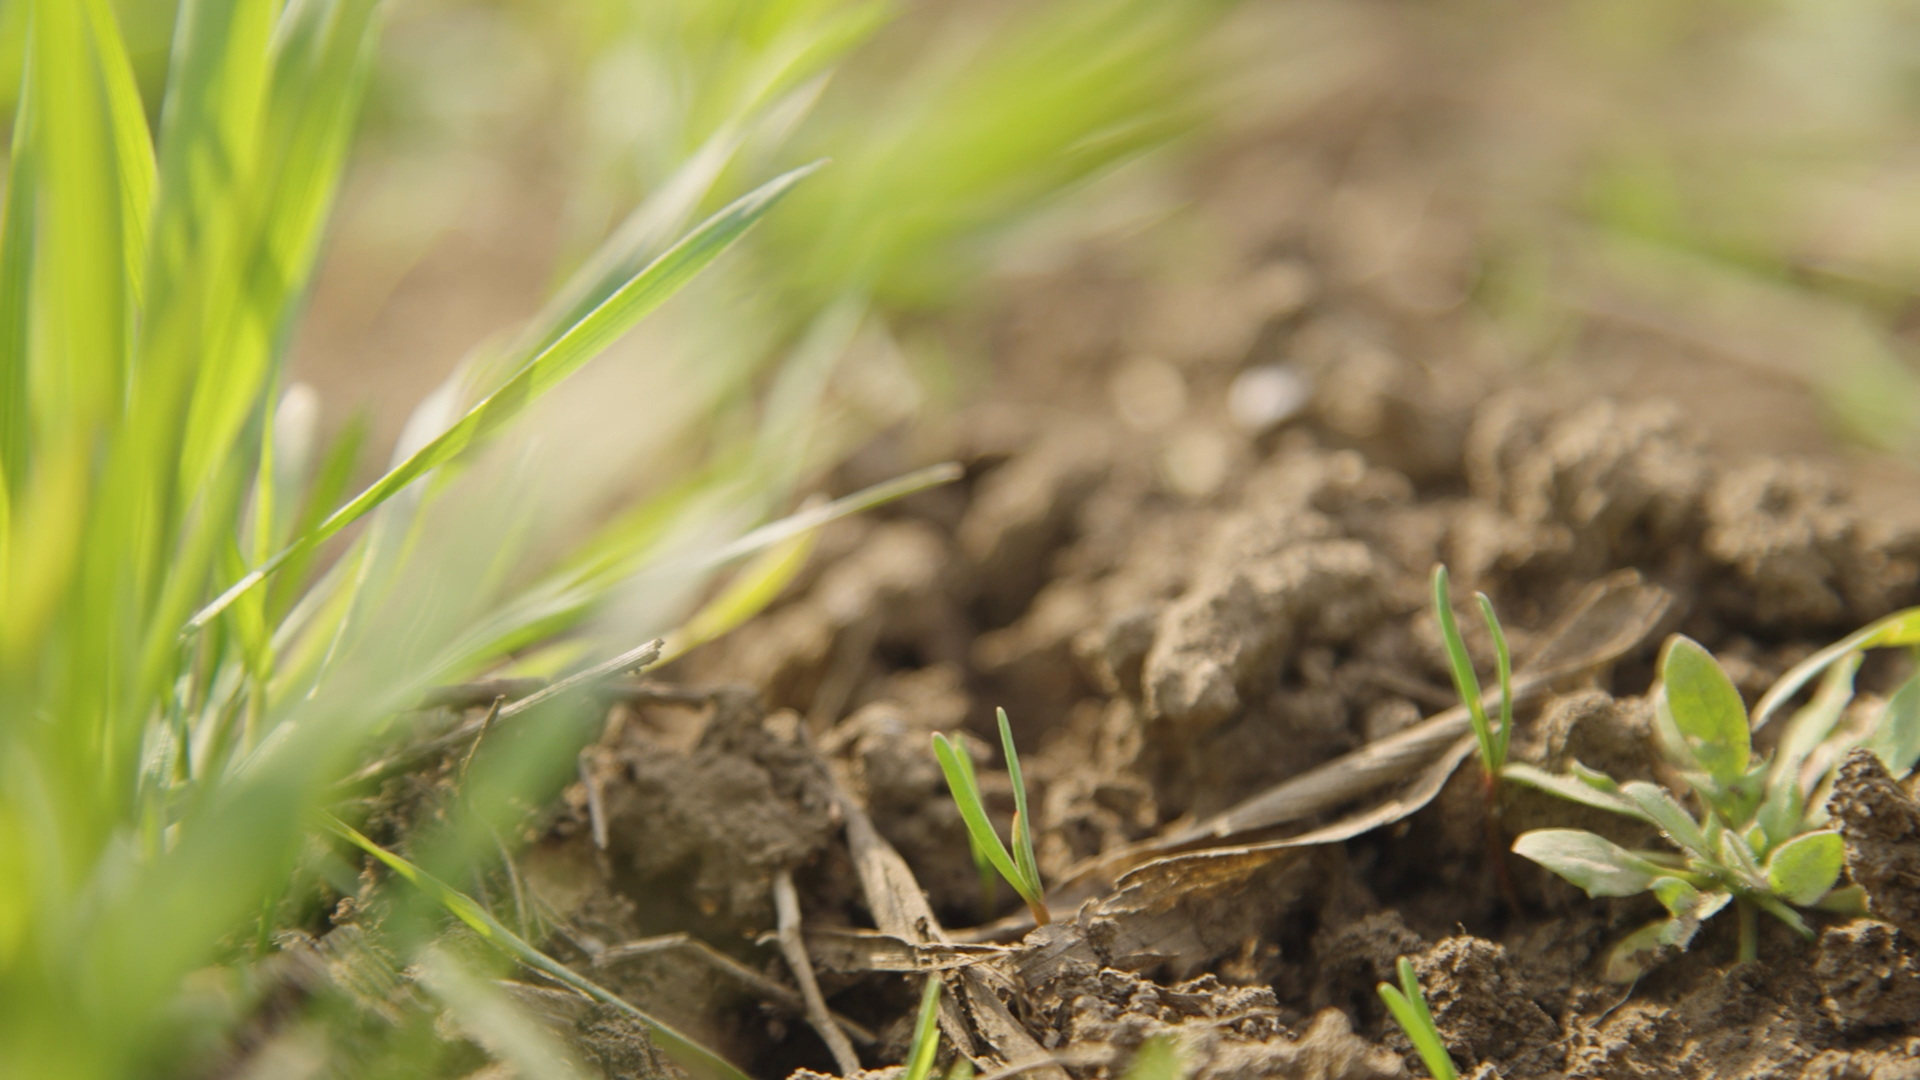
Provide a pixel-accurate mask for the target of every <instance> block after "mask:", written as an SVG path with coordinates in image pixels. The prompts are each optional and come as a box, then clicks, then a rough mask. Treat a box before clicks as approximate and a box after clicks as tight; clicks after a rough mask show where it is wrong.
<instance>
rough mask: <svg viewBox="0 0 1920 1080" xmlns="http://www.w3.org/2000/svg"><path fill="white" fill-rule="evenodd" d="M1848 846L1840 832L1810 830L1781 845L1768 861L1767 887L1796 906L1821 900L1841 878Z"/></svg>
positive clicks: (1803, 905) (1804, 905)
mask: <svg viewBox="0 0 1920 1080" xmlns="http://www.w3.org/2000/svg"><path fill="white" fill-rule="evenodd" d="M1846 858H1847V845H1846V842H1845V841H1843V840H1841V839H1840V834H1839V833H1837V832H1816V833H1808V834H1807V835H1805V836H1799V837H1795V838H1794V839H1792V840H1789V841H1787V842H1786V843H1784V844H1782V845H1780V847H1779V849H1778V850H1776V851H1775V852H1774V853H1773V858H1772V859H1770V860H1768V862H1767V887H1768V888H1770V889H1772V890H1773V894H1774V895H1775V896H1778V897H1779V898H1780V899H1782V900H1785V901H1786V902H1787V903H1789V904H1793V905H1794V906H1796V907H1806V906H1807V905H1809V904H1813V903H1816V902H1818V901H1819V899H1820V898H1821V897H1823V896H1825V895H1826V894H1827V890H1829V889H1831V888H1833V883H1834V882H1835V881H1838V880H1839V879H1840V867H1841V866H1842V865H1843V864H1844V863H1845V862H1846Z"/></svg>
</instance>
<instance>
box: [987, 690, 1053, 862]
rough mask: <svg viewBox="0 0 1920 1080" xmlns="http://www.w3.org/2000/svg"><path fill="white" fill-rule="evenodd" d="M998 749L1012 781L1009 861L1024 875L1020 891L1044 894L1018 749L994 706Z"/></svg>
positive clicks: (1002, 712) (1003, 713)
mask: <svg viewBox="0 0 1920 1080" xmlns="http://www.w3.org/2000/svg"><path fill="white" fill-rule="evenodd" d="M996 712H997V713H998V715H999V720H1000V749H1001V750H1002V751H1003V752H1005V754H1006V755H1007V779H1009V780H1011V781H1012V782H1013V861H1014V865H1016V866H1018V867H1019V868H1020V874H1021V876H1022V877H1023V878H1025V881H1024V884H1025V886H1026V888H1025V889H1023V890H1021V892H1022V893H1023V894H1027V895H1032V896H1045V895H1046V890H1045V889H1043V888H1041V887H1040V868H1039V866H1038V865H1037V864H1036V863H1035V862H1034V858H1033V819H1032V818H1031V817H1029V816H1027V783H1026V780H1025V779H1024V778H1023V777H1022V776H1021V775H1020V752H1019V751H1018V750H1015V749H1014V748H1013V728H1012V726H1011V725H1009V724H1008V723H1007V710H1005V709H998V710H996Z"/></svg>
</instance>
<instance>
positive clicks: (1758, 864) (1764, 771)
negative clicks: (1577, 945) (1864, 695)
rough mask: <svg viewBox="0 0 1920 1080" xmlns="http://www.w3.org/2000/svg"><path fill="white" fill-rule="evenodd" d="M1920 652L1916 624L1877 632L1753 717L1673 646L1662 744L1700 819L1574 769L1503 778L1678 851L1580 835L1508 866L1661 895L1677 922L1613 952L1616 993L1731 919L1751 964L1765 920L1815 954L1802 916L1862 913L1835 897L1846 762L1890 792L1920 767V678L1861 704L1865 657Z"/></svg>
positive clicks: (1814, 668) (1692, 650)
mask: <svg viewBox="0 0 1920 1080" xmlns="http://www.w3.org/2000/svg"><path fill="white" fill-rule="evenodd" d="M1916 642H1920V609H1913V610H1910V611H1904V612H1901V613H1899V614H1897V615H1894V616H1891V617H1890V618H1888V619H1885V620H1882V621H1881V622H1879V623H1875V624H1874V625H1873V626H1869V627H1868V628H1866V629H1865V630H1863V631H1861V632H1860V633H1858V634H1855V635H1853V636H1852V637H1850V638H1848V639H1846V640H1845V641H1843V642H1840V643H1838V644H1837V645H1836V646H1834V647H1832V648H1829V649H1827V650H1823V651H1822V652H1821V653H1819V654H1816V655H1815V656H1814V657H1812V658H1810V659H1809V660H1808V661H1807V662H1805V663H1803V664H1801V665H1799V666H1797V667H1795V668H1794V669H1793V670H1792V671H1789V672H1788V673H1787V674H1786V675H1785V676H1784V677H1782V679H1781V680H1780V682H1779V683H1777V684H1776V685H1775V687H1774V688H1773V689H1772V690H1770V691H1768V693H1767V694H1766V695H1765V696H1763V697H1762V699H1761V702H1760V704H1759V705H1758V706H1757V707H1756V708H1755V710H1754V712H1753V714H1752V715H1751V716H1750V715H1749V713H1748V711H1747V708H1746V706H1745V704H1744V703H1743V701H1742V700H1741V697H1740V693H1739V691H1738V690H1737V689H1735V687H1734V685H1733V681H1732V680H1731V679H1729V678H1728V677H1727V673H1726V671H1725V670H1724V669H1723V668H1722V667H1721V666H1720V664H1719V662H1718V661H1716V660H1715V659H1714V658H1713V655H1712V654H1711V653H1709V652H1708V651H1707V650H1706V649H1704V648H1702V647H1701V646H1700V645H1699V644H1698V643H1696V642H1694V641H1693V640H1691V639H1689V638H1686V637H1683V636H1680V635H1675V636H1673V637H1671V638H1669V639H1668V640H1667V644H1666V646H1665V648H1664V649H1663V650H1662V652H1661V657H1660V670H1659V684H1658V686H1657V687H1656V689H1655V694H1654V706H1655V709H1654V712H1655V732H1656V734H1657V736H1658V740H1659V743H1660V747H1661V751H1662V753H1663V755H1664V756H1665V757H1666V758H1667V759H1668V761H1669V762H1671V763H1672V764H1673V765H1674V766H1675V767H1676V768H1677V769H1678V770H1679V771H1680V774H1681V776H1682V777H1683V778H1684V779H1685V780H1686V783H1687V785H1688V787H1689V788H1691V789H1692V792H1693V795H1694V799H1695V802H1696V803H1697V804H1698V806H1699V807H1700V811H1699V813H1697V814H1695V813H1690V812H1689V811H1688V810H1687V809H1685V808H1684V807H1683V806H1682V805H1681V803H1680V801H1679V800H1677V799H1675V798H1674V797H1673V795H1672V794H1670V793H1669V792H1668V791H1667V790H1666V789H1665V788H1663V787H1660V786H1657V785H1655V784H1650V783H1646V782H1644V781H1634V782H1629V783H1624V784H1622V783H1619V782H1617V781H1615V780H1614V778H1612V777H1610V776H1608V775H1606V774H1605V773H1602V772H1599V771H1597V770H1594V769H1590V768H1587V767H1586V766H1584V765H1582V764H1581V763H1579V762H1577V761H1576V762H1573V763H1572V764H1571V767H1570V771H1569V773H1567V774H1565V775H1555V774H1551V773H1547V772H1545V771H1543V770H1541V769H1537V768H1533V767H1531V766H1527V765H1520V764H1515V765H1508V766H1506V767H1505V776H1506V778H1507V779H1509V780H1513V781H1517V782H1519V783H1522V784H1525V785H1527V786H1529V787H1533V788H1538V789H1540V790H1542V791H1546V792H1549V793H1551V794H1554V795H1557V796H1559V797H1561V798H1564V799H1568V800H1571V801H1573V802H1578V803H1583V804H1585V805H1588V806H1594V807H1598V808H1600V809H1603V810H1608V811H1611V812H1613V813H1616V814H1620V815H1622V816H1623V817H1629V818H1633V819H1636V820H1638V821H1642V822H1645V823H1647V824H1650V825H1652V826H1654V827H1655V828H1657V829H1658V830H1659V831H1660V833H1661V835H1662V836H1663V837H1665V838H1666V840H1667V841H1668V842H1669V843H1671V844H1672V845H1673V846H1674V847H1675V848H1676V849H1678V850H1677V851H1641V850H1628V849H1626V848H1623V847H1621V846H1619V845H1617V844H1614V843H1613V842H1611V841H1609V840H1607V839H1605V838H1604V837H1601V836H1598V835H1595V834H1594V833H1590V832H1585V831H1583V830H1579V829H1536V830H1534V831H1532V832H1528V833H1525V834H1523V835H1522V836H1520V838H1519V839H1518V840H1517V841H1515V843H1514V845H1513V850H1514V851H1516V852H1518V853H1519V854H1521V855H1524V856H1526V857H1527V858H1529V859H1532V860H1533V861H1534V862H1537V863H1539V864H1540V865H1542V866H1544V867H1546V868H1547V869H1549V870H1551V871H1553V872H1554V873H1555V874H1558V875H1559V876H1561V877H1562V878H1565V879H1566V880H1568V881H1570V882H1572V883H1574V884H1575V885H1578V886H1580V887H1581V888H1582V889H1585V890H1586V892H1587V893H1588V895H1590V896H1595V897H1600V896H1631V895H1635V894H1638V893H1652V894H1653V895H1654V896H1655V897H1656V898H1658V899H1659V901H1660V903H1661V905H1662V906H1663V907H1665V908H1666V909H1667V915H1666V917H1664V918H1662V919H1659V920H1657V921H1656V922H1654V923H1652V924H1650V925H1648V926H1646V927H1643V928H1642V929H1640V930H1639V931H1636V932H1635V933H1633V934H1631V935H1629V936H1628V937H1627V938H1626V939H1625V940H1623V941H1621V942H1620V943H1619V944H1618V945H1617V946H1615V948H1614V949H1613V951H1612V953H1611V955H1610V956H1609V959H1608V961H1607V969H1606V974H1607V977H1608V978H1610V979H1613V980H1615V981H1619V982H1630V981H1632V980H1634V979H1636V978H1638V977H1639V976H1640V975H1641V974H1643V973H1644V972H1645V971H1647V970H1648V969H1649V968H1651V967H1652V966H1653V965H1654V964H1656V963H1658V962H1659V961H1660V960H1661V959H1662V958H1664V957H1665V956H1668V955H1671V954H1672V953H1674V952H1676V951H1679V950H1684V949H1685V948H1686V947H1687V945H1688V943H1689V942H1691V941H1692V939H1693V937H1694V935H1695V934H1696V933H1697V932H1698V930H1699V928H1700V926H1701V924H1702V923H1704V922H1705V921H1706V920H1707V919H1708V918H1711V917H1712V916H1713V915H1715V914H1717V913H1718V912H1720V911H1721V910H1723V909H1725V908H1727V907H1728V906H1730V905H1731V906H1732V907H1734V909H1735V910H1736V911H1737V912H1738V913H1739V917H1740V935H1739V955H1740V958H1741V959H1742V960H1751V959H1754V958H1755V956H1756V954H1757V951H1758V926H1757V921H1758V912H1761V911H1765V912H1767V913H1768V914H1770V915H1772V916H1774V917H1775V918H1777V919H1779V920H1780V921H1781V922H1783V923H1785V924H1787V925H1788V926H1790V927H1792V928H1793V930H1794V932H1796V933H1798V934H1800V935H1801V936H1802V937H1806V938H1811V937H1812V936H1813V931H1812V930H1811V929H1810V928H1809V927H1808V926H1807V923H1806V920H1805V919H1804V918H1803V917H1802V916H1801V914H1800V909H1810V908H1818V909H1822V910H1829V911H1834V912H1839V913H1852V914H1858V913H1860V912H1862V911H1864V908H1865V900H1864V896H1863V894H1862V893H1861V891H1860V890H1859V888H1858V887H1857V886H1849V887H1845V888H1836V887H1835V886H1836V885H1837V884H1838V882H1839V879H1840V873H1841V870H1842V868H1843V865H1844V863H1845V859H1846V845H1845V843H1844V842H1843V841H1842V839H1841V837H1840V834H1839V833H1838V832H1836V831H1834V830H1833V829H1832V828H1830V827H1829V822H1828V818H1827V813H1826V808H1825V807H1826V801H1827V796H1828V795H1829V794H1830V793H1831V791H1832V785H1833V782H1834V778H1835V773H1836V771H1837V769H1838V766H1839V764H1840V762H1841V760H1842V759H1844V758H1845V757H1846V755H1847V753H1848V752H1849V751H1850V750H1852V749H1854V748H1855V747H1861V746H1864V747H1866V748H1868V749H1870V750H1871V751H1873V753H1874V754H1875V755H1876V756H1878V757H1879V758H1880V760H1881V761H1882V763H1884V764H1885V765H1886V767H1887V768H1888V770H1889V771H1890V772H1892V773H1893V774H1894V775H1896V776H1904V775H1906V774H1907V773H1908V772H1909V771H1911V770H1912V768H1913V765H1914V762H1915V760H1916V759H1920V675H1915V676H1914V677H1913V678H1911V679H1909V680H1908V681H1907V682H1906V683H1905V684H1904V685H1903V686H1901V687H1900V688H1899V689H1898V690H1897V691H1896V692H1895V693H1894V694H1893V696H1892V697H1891V698H1890V699H1888V700H1887V701H1886V702H1884V703H1879V702H1862V703H1856V702H1855V699H1854V689H1853V676H1854V673H1855V671H1857V670H1858V668H1859V665H1860V661H1861V658H1862V650H1864V649H1868V648H1877V647H1885V646H1894V645H1913V644H1915V643H1916ZM1823 672H1824V679H1823V681H1822V684H1821V686H1820V688H1819V690H1818V691H1817V692H1816V693H1815V694H1814V695H1813V696H1812V698H1811V700H1809V701H1808V703H1807V704H1806V705H1805V706H1804V707H1802V708H1801V709H1800V710H1799V711H1798V712H1797V713H1795V714H1794V716H1793V717H1792V719H1791V720H1789V721H1788V724H1787V728H1786V730H1785V731H1783V732H1782V733H1781V738H1780V740H1779V743H1778V745H1777V746H1776V747H1775V749H1774V752H1773V753H1772V754H1771V755H1770V756H1768V757H1758V756H1757V755H1756V754H1755V753H1754V750H1753V731H1754V729H1755V728H1758V727H1759V726H1760V725H1762V724H1764V723H1765V722H1766V720H1767V719H1768V718H1769V717H1770V716H1771V715H1772V713H1773V712H1774V711H1775V710H1777V709H1778V708H1779V706H1780V705H1781V704H1782V703H1783V702H1785V701H1786V700H1787V699H1788V698H1789V697H1791V696H1792V695H1793V694H1794V692H1796V691H1797V690H1798V689H1799V688H1801V687H1802V686H1805V685H1806V684H1807V683H1809V682H1810V681H1812V679H1813V678H1814V677H1816V676H1820V675H1822V673H1823ZM1850 706H1852V707H1851V708H1850Z"/></svg>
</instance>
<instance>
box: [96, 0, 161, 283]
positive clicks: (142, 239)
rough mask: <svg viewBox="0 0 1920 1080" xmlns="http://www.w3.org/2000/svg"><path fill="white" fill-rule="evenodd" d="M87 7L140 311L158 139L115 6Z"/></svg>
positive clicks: (103, 0)
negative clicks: (151, 129)
mask: <svg viewBox="0 0 1920 1080" xmlns="http://www.w3.org/2000/svg"><path fill="white" fill-rule="evenodd" d="M86 5H87V25H88V29H89V30H90V32H91V33H92V35H93V43H94V52H95V54H96V55H97V56H98V57H99V60H100V79H101V83H102V84H103V86H104V87H105V89H106V97H107V106H108V109H109V113H110V121H109V122H110V123H111V124H112V128H113V144H114V157H115V160H116V163H117V164H118V165H119V179H120V230H121V234H122V251H123V252H124V254H125V258H126V274H127V286H128V291H129V293H130V294H131V299H132V301H133V303H134V304H135V305H136V306H137V305H138V304H139V303H140V299H141V296H142V294H143V292H144V287H145V282H146V261H147V223H148V222H149V220H150V219H151V218H152V216H153V188H154V184H155V182H156V180H155V166H154V161H153V136H152V135H151V134H149V133H148V131H147V113H146V109H145V108H144V107H142V105H141V103H140V88H139V86H138V85H136V84H135V82H134V78H133V64H132V63H131V62H130V61H129V60H128V59H127V49H126V45H125V44H124V43H123V42H122V40H121V37H120V25H119V23H118V22H117V21H116V20H115V19H114V17H113V9H112V7H111V6H109V5H108V3H107V0H86Z"/></svg>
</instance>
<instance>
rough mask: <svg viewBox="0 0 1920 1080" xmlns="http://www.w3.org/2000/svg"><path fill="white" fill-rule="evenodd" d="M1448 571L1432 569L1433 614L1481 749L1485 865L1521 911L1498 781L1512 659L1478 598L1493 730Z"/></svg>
mask: <svg viewBox="0 0 1920 1080" xmlns="http://www.w3.org/2000/svg"><path fill="white" fill-rule="evenodd" d="M1447 585H1448V583H1447V568H1446V566H1445V565H1443V564H1436V565H1435V566H1434V568H1433V612H1434V615H1435V616H1436V617H1438V618H1439V620H1440V636H1441V638H1442V639H1443V640H1444V641H1445V642H1446V645H1447V660H1448V664H1449V666H1450V667H1451V668H1452V669H1453V688H1454V689H1455V690H1456V691H1458V692H1459V694H1460V702H1461V704H1463V705H1465V706H1466V707H1467V718H1468V722H1469V723H1471V724H1472V725H1473V738H1474V742H1475V743H1477V744H1478V745H1479V748H1480V773H1481V777H1482V785H1483V786H1482V788H1481V795H1482V797H1483V800H1484V802H1485V805H1486V815H1485V816H1486V834H1487V853H1486V855H1487V865H1488V866H1489V867H1492V869H1493V875H1494V878H1495V880H1496V881H1497V882H1498V883H1499V885H1500V894H1501V895H1502V896H1503V897H1505V898H1506V901H1507V905H1508V906H1509V907H1514V908H1517V907H1519V906H1520V902H1519V899H1518V894H1517V893H1516V892H1515V890H1514V887H1513V875H1512V874H1511V873H1509V872H1508V870H1507V860H1506V839H1505V834H1504V833H1503V832H1502V831H1501V829H1500V776H1501V773H1502V772H1503V770H1505V769H1506V766H1507V744H1508V743H1509V742H1510V741H1511V740H1512V738H1513V657H1512V654H1511V653H1510V652H1509V651H1508V650H1507V635H1506V633H1505V632H1504V631H1502V630H1501V629H1500V620H1499V619H1498V618H1497V617H1496V616H1495V615H1494V613H1493V601H1491V600H1489V599H1487V594H1486V593H1475V594H1474V597H1475V598H1476V599H1477V600H1479V602H1480V617H1481V618H1483V619H1485V620H1486V622H1487V633H1488V634H1489V635H1490V636H1491V637H1492V638H1493V657H1494V667H1495V670H1496V671H1497V672H1498V675H1499V679H1500V724H1499V726H1498V727H1495V726H1494V724H1493V722H1492V720H1491V719H1489V718H1488V716H1487V708H1486V704H1485V703H1484V702H1482V701H1481V700H1480V680H1479V678H1478V677H1477V676H1475V675H1474V673H1473V658H1472V657H1470V656H1468V655H1467V643H1466V641H1465V639H1463V638H1462V637H1461V636H1460V624H1459V623H1457V622H1455V621H1454V618H1453V603H1452V601H1451V600H1450V599H1449V593H1448V591H1447Z"/></svg>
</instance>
